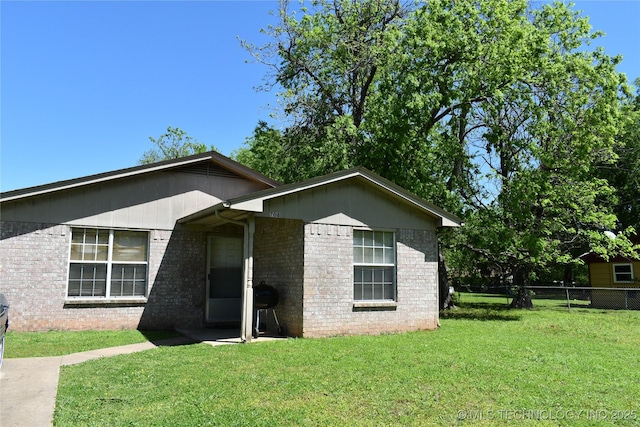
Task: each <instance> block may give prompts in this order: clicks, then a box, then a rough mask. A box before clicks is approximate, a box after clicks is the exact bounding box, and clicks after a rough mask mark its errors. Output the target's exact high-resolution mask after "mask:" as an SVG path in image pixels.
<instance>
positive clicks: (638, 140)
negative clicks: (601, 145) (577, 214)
mask: <svg viewBox="0 0 640 427" xmlns="http://www.w3.org/2000/svg"><path fill="white" fill-rule="evenodd" d="M635 86H636V93H635V95H634V96H629V97H628V98H627V99H625V102H624V106H623V114H622V115H623V117H624V118H625V119H626V120H625V124H624V126H623V127H622V130H621V131H620V133H619V134H618V136H617V138H616V142H617V144H616V146H615V153H616V155H617V157H618V160H617V161H616V163H615V164H614V165H601V167H600V170H599V172H600V173H599V176H600V177H602V178H604V179H606V180H607V181H608V182H609V184H610V185H611V186H612V187H614V188H615V190H616V195H617V203H616V204H615V205H614V207H613V209H614V212H615V214H616V216H617V218H618V222H619V225H620V228H626V227H634V228H635V229H636V230H639V227H640V79H638V80H636V82H635Z"/></svg>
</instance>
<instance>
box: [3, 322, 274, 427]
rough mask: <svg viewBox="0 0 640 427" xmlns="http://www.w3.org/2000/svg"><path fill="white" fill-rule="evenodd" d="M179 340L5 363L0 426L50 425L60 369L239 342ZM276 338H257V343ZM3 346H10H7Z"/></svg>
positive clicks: (232, 337)
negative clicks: (137, 354) (132, 355)
mask: <svg viewBox="0 0 640 427" xmlns="http://www.w3.org/2000/svg"><path fill="white" fill-rule="evenodd" d="M178 332H179V333H181V334H183V336H181V337H176V338H168V339H165V340H158V341H156V342H150V341H148V342H144V343H140V344H130V345H124V346H120V347H110V348H104V349H99V350H91V351H85V352H82V353H74V354H70V355H66V356H56V357H32V358H24V359H6V358H5V360H4V361H3V362H2V369H1V370H0V426H2V427H23V426H28V427H40V426H42V427H46V426H51V425H52V424H53V411H54V409H55V402H56V393H57V391H58V375H59V373H60V366H67V365H75V364H77V363H82V362H85V361H87V360H91V359H97V358H100V357H109V356H116V355H119V354H129V353H135V352H138V351H143V350H149V349H152V348H155V347H158V346H175V345H186V344H193V343H197V342H204V343H207V344H210V345H224V344H236V343H240V342H241V340H240V338H239V337H238V331H237V330H216V329H190V330H178ZM273 339H277V338H273V337H260V338H259V339H258V340H256V341H257V342H260V341H268V340H273ZM5 344H6V345H11V344H10V343H6V342H5Z"/></svg>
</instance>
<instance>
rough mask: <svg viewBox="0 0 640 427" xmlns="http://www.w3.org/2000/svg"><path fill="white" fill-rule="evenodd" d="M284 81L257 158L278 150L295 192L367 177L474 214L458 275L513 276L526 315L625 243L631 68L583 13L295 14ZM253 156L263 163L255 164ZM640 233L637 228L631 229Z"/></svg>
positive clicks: (384, 7)
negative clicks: (553, 284)
mask: <svg viewBox="0 0 640 427" xmlns="http://www.w3.org/2000/svg"><path fill="white" fill-rule="evenodd" d="M279 12H280V24H279V25H277V26H274V27H270V28H269V29H267V33H268V34H269V35H271V37H272V43H269V44H267V45H266V46H263V47H262V48H256V47H253V46H250V45H248V44H246V45H247V47H248V48H249V49H250V51H251V52H252V53H253V54H254V56H255V57H256V58H258V59H259V60H260V61H261V62H263V63H265V64H268V65H269V66H270V69H271V74H270V78H271V79H272V80H271V81H272V83H273V84H277V85H279V86H280V87H282V88H283V90H282V93H281V94H280V96H281V99H282V101H283V112H284V113H285V115H286V117H287V118H289V121H288V122H287V123H285V124H284V126H283V128H282V129H280V130H276V129H273V128H270V127H268V126H266V125H264V124H262V125H261V126H260V127H258V128H256V132H255V133H254V137H253V138H251V139H250V140H249V146H248V147H247V148H245V150H246V151H245V152H244V153H243V154H242V155H243V156H244V159H245V160H246V161H253V162H254V163H253V164H254V165H256V166H260V164H261V163H260V162H259V161H257V160H256V158H258V157H259V156H260V155H263V154H264V153H269V155H270V156H272V162H273V163H275V166H273V167H274V168H275V170H274V171H273V172H275V174H276V175H277V176H278V177H280V178H285V180H286V181H293V180H297V179H301V178H305V177H309V176H314V175H318V174H322V173H327V172H331V171H334V170H338V169H343V168H346V167H351V166H356V165H362V166H365V167H367V168H369V169H372V170H373V171H375V172H377V173H379V174H381V175H382V176H384V177H386V178H388V179H390V180H392V181H394V182H396V183H397V184H399V185H402V186H403V187H405V188H407V189H409V190H411V191H413V192H415V193H416V194H418V195H420V196H422V197H425V198H427V199H429V200H431V201H433V202H435V203H437V204H439V205H441V206H443V207H444V208H446V209H449V210H451V211H453V212H454V213H456V214H458V215H460V216H462V217H463V218H464V219H465V223H466V225H465V227H463V228H461V229H460V230H456V231H453V232H451V233H448V234H447V235H446V236H445V238H444V239H443V243H444V245H445V246H446V247H447V248H448V250H449V251H451V252H452V253H453V258H452V260H455V261H456V264H455V265H450V267H451V270H452V271H453V272H455V274H459V275H461V276H464V275H469V274H471V273H472V272H473V269H476V268H479V267H480V266H482V268H483V269H484V270H485V271H491V272H492V273H491V274H496V275H498V276H500V277H502V278H510V280H511V281H512V282H513V285H514V288H515V291H516V295H517V297H516V298H514V305H516V306H524V307H526V306H530V305H531V301H530V296H529V295H528V293H527V292H526V289H525V286H526V285H527V284H530V283H531V282H532V281H534V280H536V278H537V277H539V276H540V274H541V273H543V272H546V271H549V270H550V269H551V268H552V267H557V266H558V265H561V266H571V265H573V264H575V263H579V262H580V260H579V258H578V255H579V254H580V253H582V252H584V251H587V250H593V251H596V252H598V253H602V254H605V255H606V254H607V253H608V252H610V251H614V250H622V249H624V250H632V248H631V246H630V243H629V241H628V240H627V239H625V238H624V235H623V236H621V238H620V239H616V242H615V243H612V242H611V241H610V240H609V239H605V238H603V233H602V232H603V231H604V230H608V229H613V228H614V227H615V225H616V216H615V213H614V211H613V209H612V206H613V205H614V204H615V203H616V200H615V198H616V194H615V190H614V188H613V187H612V186H611V185H610V183H609V182H608V181H607V180H606V179H604V178H601V177H598V176H597V173H596V171H597V169H598V167H601V166H602V165H608V164H609V165H610V164H613V163H614V162H615V161H616V153H615V151H614V148H615V138H616V135H617V133H618V131H619V130H620V129H621V127H622V126H623V123H624V119H623V114H621V99H622V96H621V94H623V93H624V92H625V90H626V82H625V79H624V76H623V75H621V74H619V73H617V72H616V71H615V65H616V64H617V62H618V61H619V58H617V57H610V56H608V55H606V54H605V53H604V52H603V51H602V50H600V49H589V48H588V45H589V43H591V42H592V40H594V39H596V38H597V37H598V36H599V34H598V33H593V32H591V28H590V26H589V24H588V20H587V19H586V18H582V17H580V16H579V14H578V12H576V11H574V10H573V9H572V8H571V7H570V5H566V4H564V3H553V4H544V5H540V7H537V8H533V7H531V5H530V3H529V2H527V1H526V0H513V1H507V0H482V1H480V0H433V1H429V2H425V3H415V4H411V5H406V4H403V3H401V2H399V1H391V2H389V1H381V0H366V1H361V2H353V1H348V0H333V1H329V0H318V1H313V2H311V6H310V7H309V8H308V9H305V8H302V9H301V10H300V11H298V12H294V11H291V10H290V8H289V4H288V2H287V1H283V2H281V7H280V11H279ZM252 158H253V160H251V159H252ZM629 232H630V231H629Z"/></svg>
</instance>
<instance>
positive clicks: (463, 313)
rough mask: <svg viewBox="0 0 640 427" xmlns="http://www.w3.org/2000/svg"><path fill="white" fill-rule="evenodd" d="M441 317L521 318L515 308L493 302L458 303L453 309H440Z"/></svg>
mask: <svg viewBox="0 0 640 427" xmlns="http://www.w3.org/2000/svg"><path fill="white" fill-rule="evenodd" d="M440 317H441V318H442V319H466V320H480V321H517V320H520V319H521V318H522V316H520V315H519V314H518V313H517V310H513V309H510V308H509V306H508V305H506V304H495V303H472V302H468V303H460V304H459V305H458V306H456V307H455V308H453V309H450V310H442V311H441V312H440Z"/></svg>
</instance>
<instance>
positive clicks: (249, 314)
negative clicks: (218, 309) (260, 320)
mask: <svg viewBox="0 0 640 427" xmlns="http://www.w3.org/2000/svg"><path fill="white" fill-rule="evenodd" d="M223 206H224V204H223ZM225 207H227V206H225ZM214 213H215V215H216V218H218V219H219V220H221V221H225V222H230V223H231V224H236V225H239V226H241V227H242V228H243V229H244V233H243V234H244V242H243V257H244V268H243V269H242V270H243V271H242V282H243V283H242V285H243V286H242V317H241V321H240V339H241V340H242V342H251V336H252V335H251V333H252V327H253V235H254V233H255V230H256V221H255V217H254V216H253V215H251V214H250V215H249V217H248V218H247V220H246V221H237V220H234V219H230V218H225V217H223V216H221V215H220V211H219V210H217V209H216V210H215V212H214Z"/></svg>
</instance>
